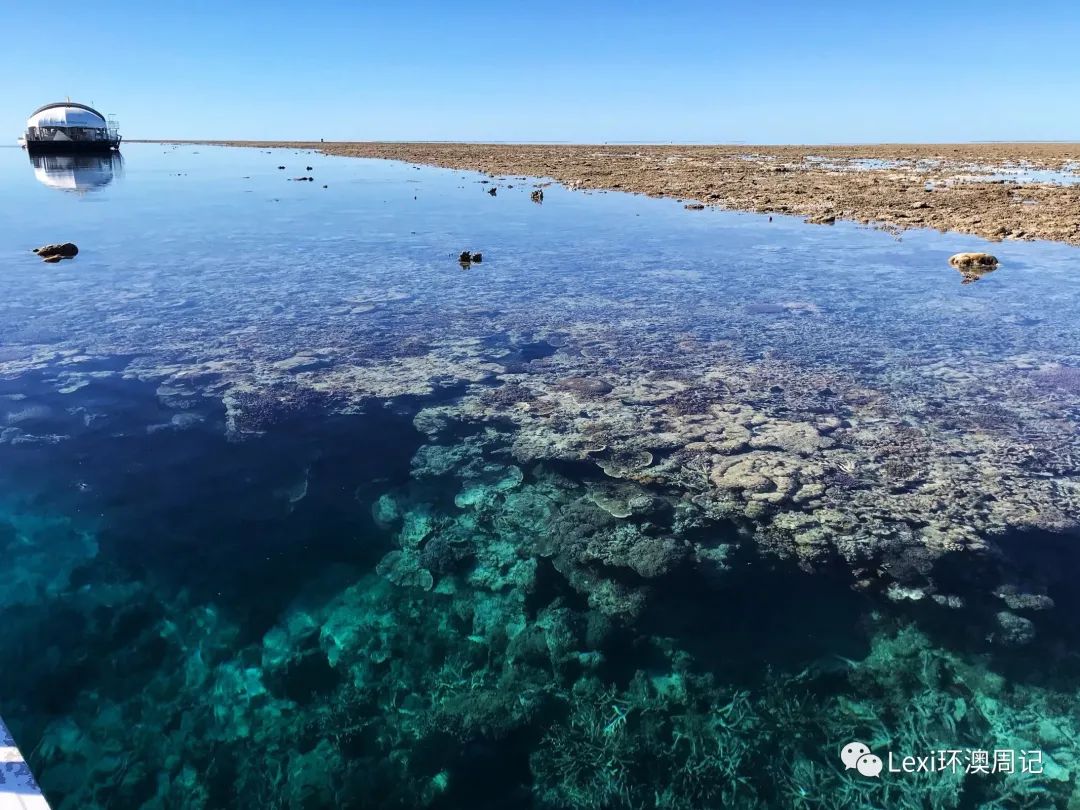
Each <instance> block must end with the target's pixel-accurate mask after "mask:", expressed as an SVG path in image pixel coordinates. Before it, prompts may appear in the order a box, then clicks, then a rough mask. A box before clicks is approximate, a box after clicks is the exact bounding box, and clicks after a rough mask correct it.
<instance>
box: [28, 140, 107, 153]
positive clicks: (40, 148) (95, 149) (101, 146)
mask: <svg viewBox="0 0 1080 810" xmlns="http://www.w3.org/2000/svg"><path fill="white" fill-rule="evenodd" d="M119 150H120V141H33V140H28V141H26V151H27V152H29V153H30V154H31V155H107V154H108V153H109V152H117V151H119Z"/></svg>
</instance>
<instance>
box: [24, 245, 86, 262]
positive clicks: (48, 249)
mask: <svg viewBox="0 0 1080 810" xmlns="http://www.w3.org/2000/svg"><path fill="white" fill-rule="evenodd" d="M34 253H36V254H37V255H38V256H40V257H41V258H42V259H44V260H45V261H47V262H54V261H60V259H70V258H73V257H74V256H76V255H78V253H79V248H78V247H77V246H76V245H75V244H74V243H73V242H64V243H63V244H59V245H42V246H41V247H39V248H34Z"/></svg>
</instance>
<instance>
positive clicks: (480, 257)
mask: <svg viewBox="0 0 1080 810" xmlns="http://www.w3.org/2000/svg"><path fill="white" fill-rule="evenodd" d="M470 259H471V261H472V263H473V264H479V263H480V262H482V261H483V260H484V254H483V253H474V254H473V255H472V256H471V257H470Z"/></svg>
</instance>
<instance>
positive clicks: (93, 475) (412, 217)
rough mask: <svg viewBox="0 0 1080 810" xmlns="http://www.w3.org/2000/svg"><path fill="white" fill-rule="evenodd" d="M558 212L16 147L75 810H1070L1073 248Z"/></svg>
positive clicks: (448, 182) (26, 521) (29, 443)
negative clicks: (61, 256)
mask: <svg viewBox="0 0 1080 810" xmlns="http://www.w3.org/2000/svg"><path fill="white" fill-rule="evenodd" d="M281 166H283V167H284V168H279V167H281ZM307 177H311V178H313V180H302V179H294V178H307ZM542 182H543V181H541V180H536V179H532V178H530V179H523V178H517V177H498V178H497V177H488V176H483V175H478V174H472V173H463V172H460V171H450V170H441V169H433V168H421V167H416V166H411V165H406V164H401V163H392V162H380V161H369V160H353V159H340V158H330V157H325V156H322V155H318V154H314V153H308V152H295V151H291V150H269V151H268V150H257V149H228V148H215V147H208V146H206V147H203V146H190V145H185V146H162V145H151V144H132V145H130V146H125V147H124V156H123V159H122V160H121V159H119V158H113V159H102V160H86V159H78V160H74V159H63V158H48V159H45V160H42V161H39V162H38V163H36V164H35V163H32V162H31V160H30V158H29V157H28V156H27V155H26V153H25V152H23V151H21V150H19V149H14V148H3V149H0V608H2V614H0V616H2V618H0V622H2V625H0V662H2V666H0V713H2V715H3V718H4V721H5V722H6V724H7V726H8V727H9V728H10V729H11V732H12V733H13V735H14V737H15V739H16V740H17V741H18V743H19V745H20V747H21V748H22V750H23V752H24V753H25V754H26V755H27V759H28V761H29V764H30V766H31V768H32V769H33V771H34V773H35V775H36V776H37V778H38V781H39V782H40V784H41V787H42V788H43V790H44V791H45V793H46V795H47V796H48V798H49V800H50V801H51V802H52V804H53V806H54V808H79V809H80V810H83V809H90V808H234V807H235V808H337V807H350V808H351V807H355V808H421V807H426V808H538V809H540V808H543V809H545V810H548V809H552V808H597V809H600V808H604V809H606V808H679V809H682V808H686V809H687V810H688V809H689V808H721V807H723V808H728V807H735V808H743V807H745V808H766V807H783V808H789V807H793V808H841V807H888V808H1013V807H1031V808H1046V807H1062V808H1064V807H1075V806H1077V805H1078V803H1080V618H1078V617H1080V596H1078V590H1077V588H1076V581H1077V578H1078V576H1080V545H1078V544H1080V530H1078V521H1080V431H1078V429H1077V428H1078V421H1080V319H1078V317H1077V312H1078V311H1080V250H1078V249H1077V248H1073V247H1067V246H1062V245H1054V244H1046V243H1016V242H1006V243H998V244H988V243H985V242H983V241H982V240H979V239H976V238H972V237H965V236H960V235H956V234H937V233H933V232H923V231H919V232H909V233H904V234H902V235H901V236H896V235H893V234H889V233H886V232H884V231H881V230H874V229H869V228H862V227H858V226H855V225H851V224H843V223H842V224H837V225H836V226H834V227H825V226H810V225H806V224H804V223H802V222H801V221H800V220H797V219H792V218H785V217H780V216H777V217H774V218H773V219H772V221H770V219H769V218H768V217H765V216H759V215H750V214H737V213H727V212H719V211H712V210H708V211H690V210H685V209H684V208H683V205H682V204H681V203H679V202H675V201H671V200H653V199H648V198H644V197H636V196H630V195H623V194H614V193H612V194H604V193H591V194H587V193H582V192H573V191H568V190H565V189H562V188H560V187H558V186H555V185H545V186H543V187H542V189H541V187H540V184H541V183H542ZM491 188H497V194H496V195H491V194H489V193H487V191H488V189H491ZM540 190H542V191H543V198H542V200H537V199H533V198H532V197H533V196H534V195H533V192H534V191H540ZM920 193H921V192H920ZM931 199H932V197H931ZM1017 204H1018V205H1019V204H1023V200H1022V189H1020V188H1018V191H1017ZM67 241H71V242H75V243H76V244H77V245H78V246H79V254H78V256H77V257H76V258H74V259H72V260H65V261H61V262H60V263H57V264H46V263H43V262H41V261H40V260H39V259H38V258H37V257H36V256H35V255H34V254H33V253H32V252H31V250H32V249H33V248H35V247H38V246H40V245H44V244H47V243H54V242H67ZM463 250H468V251H472V252H481V253H482V254H483V260H482V261H481V262H478V263H470V264H461V263H459V261H458V256H459V254H460V253H461V252H462V251H463ZM964 250H988V251H990V252H993V253H994V254H995V255H997V256H998V257H999V259H1000V260H1001V264H1000V266H999V268H998V269H997V270H995V271H993V272H991V273H987V274H985V275H983V276H982V277H975V276H973V275H969V276H966V277H965V276H964V275H962V274H961V273H960V272H958V271H956V270H954V269H953V268H951V267H950V266H949V264H948V258H949V256H950V255H951V254H953V253H956V252H959V251H964ZM905 757H910V758H913V759H912V760H910V762H911V763H918V762H921V763H922V766H920V768H919V769H918V770H916V769H915V766H914V764H912V765H911V767H907V770H908V771H912V772H905V767H906V766H905V764H904V763H905V759H904V758H905ZM879 767H880V768H881V769H882V770H881V772H880V775H878V769H879Z"/></svg>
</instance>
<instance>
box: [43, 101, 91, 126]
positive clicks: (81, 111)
mask: <svg viewBox="0 0 1080 810" xmlns="http://www.w3.org/2000/svg"><path fill="white" fill-rule="evenodd" d="M26 125H27V126H28V127H94V128H102V127H104V126H106V124H105V116H104V115H102V114H101V113H99V112H98V111H97V110H95V109H94V108H93V107H88V106H87V105H85V104H78V103H76V102H74V101H57V102H55V103H53V104H46V105H45V106H43V107H38V108H37V109H36V110H34V111H33V112H32V113H31V114H30V118H28V119H27V121H26Z"/></svg>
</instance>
